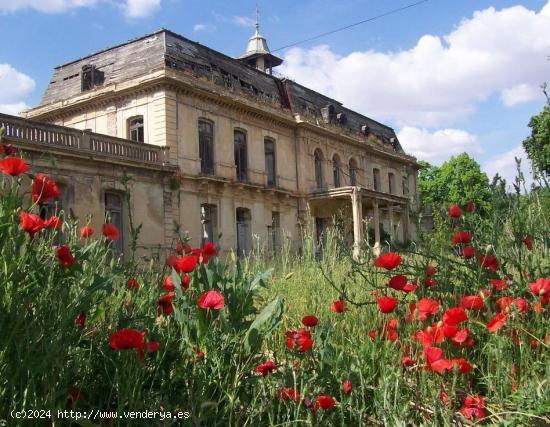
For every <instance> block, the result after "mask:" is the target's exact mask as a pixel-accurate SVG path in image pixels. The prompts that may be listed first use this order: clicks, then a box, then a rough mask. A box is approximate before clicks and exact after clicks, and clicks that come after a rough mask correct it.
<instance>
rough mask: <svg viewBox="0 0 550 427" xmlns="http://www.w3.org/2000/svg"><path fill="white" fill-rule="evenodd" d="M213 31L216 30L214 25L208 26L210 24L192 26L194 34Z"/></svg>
mask: <svg viewBox="0 0 550 427" xmlns="http://www.w3.org/2000/svg"><path fill="white" fill-rule="evenodd" d="M215 29H216V27H215V26H214V25H210V24H195V25H193V31H194V32H195V33H199V32H210V31H214V30H215Z"/></svg>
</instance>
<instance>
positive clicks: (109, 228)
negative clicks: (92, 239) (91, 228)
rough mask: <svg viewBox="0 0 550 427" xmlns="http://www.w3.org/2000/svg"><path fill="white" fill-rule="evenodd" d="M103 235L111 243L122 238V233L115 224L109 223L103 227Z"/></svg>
mask: <svg viewBox="0 0 550 427" xmlns="http://www.w3.org/2000/svg"><path fill="white" fill-rule="evenodd" d="M103 235H104V236H105V237H107V239H109V240H111V241H115V240H118V238H119V237H120V231H119V230H118V228H116V226H115V225H114V224H111V223H107V224H104V225H103Z"/></svg>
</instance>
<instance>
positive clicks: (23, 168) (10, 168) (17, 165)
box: [0, 157, 29, 176]
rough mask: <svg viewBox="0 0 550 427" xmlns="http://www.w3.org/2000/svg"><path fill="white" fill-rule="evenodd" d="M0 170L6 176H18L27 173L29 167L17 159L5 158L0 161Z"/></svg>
mask: <svg viewBox="0 0 550 427" xmlns="http://www.w3.org/2000/svg"><path fill="white" fill-rule="evenodd" d="M0 170H2V172H4V173H5V174H6V175H11V176H19V175H21V174H22V173H25V172H27V171H28V170H29V167H28V166H27V164H26V163H25V161H24V160H23V159H20V158H19V157H6V158H4V159H2V160H1V161H0Z"/></svg>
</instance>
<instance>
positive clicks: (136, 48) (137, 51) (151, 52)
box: [40, 29, 403, 152]
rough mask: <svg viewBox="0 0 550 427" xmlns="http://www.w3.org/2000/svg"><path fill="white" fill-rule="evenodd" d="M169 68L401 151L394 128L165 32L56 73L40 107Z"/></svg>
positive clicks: (294, 83)
mask: <svg viewBox="0 0 550 427" xmlns="http://www.w3.org/2000/svg"><path fill="white" fill-rule="evenodd" d="M165 68H172V69H177V70H181V71H183V72H186V73H188V74H191V75H193V76H196V77H198V78H206V79H208V80H210V81H211V82H213V83H214V84H216V85H219V86H223V87H226V88H231V89H238V90H239V91H241V92H244V93H245V94H246V95H248V96H250V97H254V98H257V99H258V100H261V101H262V102H269V103H272V104H274V105H277V106H278V107H280V108H283V109H290V110H291V112H292V113H294V114H299V115H300V117H301V118H302V119H304V120H306V121H310V122H312V123H316V124H318V125H322V126H327V125H328V126H338V127H341V128H344V129H345V130H347V131H350V132H352V133H354V134H358V135H362V136H363V137H365V138H367V137H368V136H369V135H375V136H377V137H378V138H379V139H380V140H381V141H382V142H383V143H384V144H390V145H391V146H393V148H394V149H395V150H396V151H398V152H402V151H403V150H402V148H401V146H400V144H399V141H398V140H397V136H396V135H395V132H394V131H393V129H392V128H390V127H388V126H385V125H383V124H381V123H379V122H377V121H375V120H372V119H370V118H368V117H366V116H364V115H362V114H359V113H357V112H355V111H352V110H350V109H347V108H345V107H344V106H343V105H342V104H341V103H340V102H338V101H335V100H333V99H331V98H329V97H327V96H325V95H323V94H320V93H318V92H316V91H314V90H312V89H309V88H306V87H304V86H302V85H300V84H298V83H296V82H293V81H292V80H289V79H286V78H278V77H276V76H272V75H270V74H266V73H264V72H262V71H259V70H257V69H255V68H253V67H251V66H249V65H247V64H246V63H245V62H243V61H241V60H239V59H235V58H231V57H229V56H227V55H224V54H223V53H221V52H218V51H216V50H213V49H210V48H208V47H206V46H203V45H201V44H200V43H197V42H194V41H191V40H189V39H186V38H185V37H183V36H180V35H179V34H176V33H174V32H172V31H169V30H166V29H161V30H159V31H157V32H155V33H152V34H148V35H145V36H143V37H140V38H137V39H134V40H130V41H128V42H126V43H123V44H119V45H116V46H113V47H111V48H108V49H105V50H102V51H99V52H96V53H94V54H91V55H88V56H86V57H83V58H80V59H78V60H75V61H72V62H69V63H66V64H63V65H60V66H58V67H56V68H55V70H54V74H53V77H52V79H51V81H50V83H49V84H48V87H47V89H46V91H45V93H44V96H43V98H42V101H41V104H40V106H44V105H48V104H51V103H54V102H58V101H62V100H65V99H68V98H71V97H73V96H77V95H80V94H81V93H82V92H83V91H85V90H88V89H91V88H94V87H98V86H99V87H104V86H108V85H111V84H115V83H120V82H122V81H125V80H129V79H132V78H135V77H138V76H143V75H147V74H149V73H152V72H155V71H159V70H162V69H165Z"/></svg>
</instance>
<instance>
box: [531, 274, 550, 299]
mask: <svg viewBox="0 0 550 427" xmlns="http://www.w3.org/2000/svg"><path fill="white" fill-rule="evenodd" d="M529 287H530V288H531V292H533V295H535V296H536V297H540V296H543V295H547V294H550V279H546V278H544V277H541V278H540V279H537V281H536V282H534V283H529Z"/></svg>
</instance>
